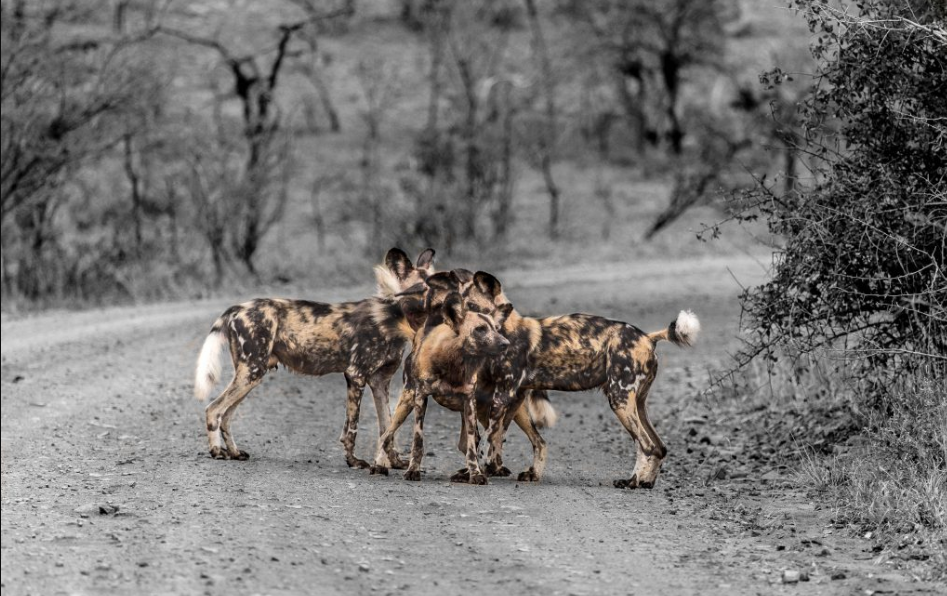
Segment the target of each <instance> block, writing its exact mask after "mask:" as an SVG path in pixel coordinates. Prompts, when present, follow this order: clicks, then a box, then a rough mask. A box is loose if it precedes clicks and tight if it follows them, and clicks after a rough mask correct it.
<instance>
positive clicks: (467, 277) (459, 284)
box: [371, 269, 556, 482]
mask: <svg viewBox="0 0 947 596" xmlns="http://www.w3.org/2000/svg"><path fill="white" fill-rule="evenodd" d="M422 285H426V286H427V291H426V294H425V298H424V302H425V310H426V312H428V313H429V314H428V317H427V322H426V325H427V326H428V327H431V326H434V325H439V324H441V323H442V322H443V315H442V314H441V308H442V305H443V304H444V301H445V299H446V298H447V296H449V295H452V294H454V293H461V295H462V297H463V298H464V304H465V306H466V308H467V310H468V311H472V312H475V313H480V314H485V315H488V316H490V317H492V318H493V319H494V320H495V321H496V322H497V324H498V325H501V324H502V322H503V320H504V319H505V317H506V315H507V312H508V311H510V310H512V306H511V305H508V304H506V305H504V304H498V303H497V297H498V296H500V295H502V289H501V286H500V282H499V281H497V280H496V278H495V277H493V276H492V275H490V274H489V273H485V272H478V273H476V274H474V273H473V272H470V271H468V270H466V269H454V270H453V271H442V272H439V273H436V274H434V275H432V276H430V277H428V278H427V279H426V280H425V281H424V283H423V284H422ZM412 290H413V291H418V290H419V288H412ZM507 339H508V340H509V339H512V338H507ZM506 357H507V356H506V354H505V353H504V354H501V355H499V356H496V357H494V358H492V360H501V361H502V360H505V359H506ZM413 358H414V352H412V353H411V354H410V355H409V356H408V358H407V360H406V361H405V366H404V378H405V382H404V387H405V388H404V389H403V390H402V393H401V395H400V397H399V399H398V404H397V406H396V408H395V411H394V414H392V419H391V425H390V426H389V427H388V430H386V431H385V433H383V434H382V436H381V437H380V438H379V440H378V450H377V453H376V455H375V464H374V465H373V466H372V469H371V471H372V474H387V473H388V469H387V468H388V458H387V455H386V453H387V452H388V451H389V449H390V442H391V441H392V440H393V439H394V435H395V432H397V430H398V429H399V428H400V427H401V425H402V424H403V423H404V421H405V420H406V419H407V417H408V413H409V412H411V411H412V410H413V409H414V407H415V403H416V400H417V399H418V397H417V395H416V394H415V392H414V390H413V386H414V382H413V380H412V379H411V375H412V371H413V370H414V367H413ZM483 374H484V371H483V370H481V372H480V377H479V378H481V379H482V378H483V377H482V375H483ZM475 396H476V398H477V403H476V406H477V409H476V414H477V419H478V420H479V421H480V423H481V424H483V426H484V428H486V427H487V426H488V422H489V420H488V416H489V412H490V410H491V404H492V397H493V396H492V393H488V392H484V391H483V390H482V389H481V388H480V381H478V383H477V385H476V387H475ZM434 399H435V401H437V402H438V403H439V404H441V405H442V406H444V407H446V408H448V409H450V410H453V411H456V412H463V409H464V401H463V400H462V399H458V398H456V397H451V396H445V395H436V394H435V395H434ZM523 401H524V403H522V404H521V406H520V408H519V410H518V411H517V412H516V415H515V417H514V420H515V421H516V422H517V425H518V426H520V428H521V429H522V430H523V432H524V433H525V434H526V436H527V437H528V438H529V440H530V442H531V443H532V444H533V448H534V451H538V452H540V453H541V458H544V457H545V455H544V454H545V443H543V442H542V437H541V436H540V435H539V433H538V431H537V430H536V427H537V426H538V427H539V428H542V427H545V426H552V425H553V424H554V423H555V419H556V413H555V410H554V409H553V408H552V405H551V404H550V403H549V400H548V397H547V396H546V392H544V391H536V392H529V393H528V394H527V395H526V396H525V398H524V400H523ZM468 431H472V432H473V435H474V442H475V445H479V444H480V433H479V429H478V428H477V424H476V423H474V424H473V425H472V427H471V428H470V429H468V427H467V422H466V419H465V418H463V417H462V423H461V431H460V438H459V440H458V444H457V448H458V449H459V450H460V451H461V453H464V454H465V456H466V454H467V442H468ZM486 472H487V475H491V476H506V475H509V473H510V472H509V470H507V469H506V468H503V467H502V465H501V466H499V467H495V466H494V467H489V468H487V469H486ZM468 479H469V474H468V471H467V469H464V470H461V471H459V472H458V473H457V474H455V475H454V476H453V477H452V480H453V481H456V482H467V481H468Z"/></svg>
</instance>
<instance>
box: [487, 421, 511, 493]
mask: <svg viewBox="0 0 947 596" xmlns="http://www.w3.org/2000/svg"><path fill="white" fill-rule="evenodd" d="M512 421H513V413H512V410H511V408H509V407H502V408H497V409H494V410H492V411H491V413H490V416H489V420H488V422H487V431H486V432H487V445H488V447H487V463H486V465H485V466H484V471H486V473H487V476H509V475H511V474H512V472H510V469H509V468H507V467H506V466H504V465H503V441H504V440H505V439H506V433H507V431H508V430H509V429H510V423H511V422H512Z"/></svg>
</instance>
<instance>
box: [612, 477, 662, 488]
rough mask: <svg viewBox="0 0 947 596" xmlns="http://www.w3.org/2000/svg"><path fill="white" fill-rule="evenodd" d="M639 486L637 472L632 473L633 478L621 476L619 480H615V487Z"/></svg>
mask: <svg viewBox="0 0 947 596" xmlns="http://www.w3.org/2000/svg"><path fill="white" fill-rule="evenodd" d="M638 486H639V484H638V476H637V475H636V474H632V475H631V478H629V479H628V480H625V479H623V478H619V479H618V480H616V481H615V488H628V489H632V488H638ZM652 486H653V485H652ZM642 488H651V487H650V486H649V487H642Z"/></svg>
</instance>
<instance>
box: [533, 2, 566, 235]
mask: <svg viewBox="0 0 947 596" xmlns="http://www.w3.org/2000/svg"><path fill="white" fill-rule="evenodd" d="M525 2H526V14H527V16H528V17H529V25H530V29H531V30H532V34H533V53H534V55H535V56H536V58H537V60H538V61H539V66H540V74H541V77H542V82H543V92H544V95H545V104H546V105H545V112H546V127H545V132H544V134H543V135H541V137H540V147H539V151H540V153H541V155H540V167H541V168H542V172H543V180H544V181H545V183H546V192H548V193H549V237H550V238H557V237H558V236H559V187H558V186H557V185H556V181H555V178H553V174H552V166H553V160H554V155H553V154H554V151H555V144H556V85H555V80H554V79H553V72H552V63H551V62H550V60H549V51H548V49H547V48H546V40H545V39H544V37H543V30H542V25H541V24H540V22H539V13H538V12H537V10H536V2H535V1H534V0H525Z"/></svg>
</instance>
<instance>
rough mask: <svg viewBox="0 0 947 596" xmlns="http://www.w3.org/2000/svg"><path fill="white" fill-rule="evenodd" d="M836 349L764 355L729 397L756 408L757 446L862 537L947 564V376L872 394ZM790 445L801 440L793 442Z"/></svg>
mask: <svg viewBox="0 0 947 596" xmlns="http://www.w3.org/2000/svg"><path fill="white" fill-rule="evenodd" d="M847 370H848V367H847V366H846V364H845V361H844V360H834V361H833V360H831V359H829V358H828V357H827V355H826V354H820V355H814V356H812V357H810V358H809V359H807V360H806V361H796V362H795V363H792V361H791V360H790V359H789V358H779V359H777V360H776V361H775V362H773V363H772V364H771V365H769V366H767V365H766V364H764V363H762V362H761V361H757V362H754V363H752V364H751V365H749V366H747V367H746V368H745V369H744V370H743V371H741V372H740V373H739V374H737V375H734V376H733V377H732V378H731V385H730V386H729V387H728V388H727V390H725V391H721V393H720V395H721V397H723V399H725V400H727V401H729V402H730V403H731V404H733V405H735V406H736V407H738V408H739V409H741V410H743V411H744V412H753V413H754V414H753V416H754V417H755V418H756V424H755V425H754V426H756V427H761V428H762V427H769V429H770V430H769V431H768V432H764V433H758V434H757V435H754V438H755V439H756V440H757V442H758V445H757V448H758V449H760V451H761V452H767V446H771V447H773V448H772V449H769V450H768V451H769V452H771V453H773V454H774V457H776V458H785V459H786V460H787V461H785V462H784V463H788V464H789V465H790V466H791V468H792V469H793V472H794V473H793V477H794V479H795V481H796V483H797V484H798V485H799V486H800V487H802V488H805V489H807V490H809V491H811V492H812V493H813V494H814V496H818V497H819V498H820V499H821V500H822V502H824V503H825V504H826V506H828V507H830V508H832V509H833V510H834V511H835V512H836V513H835V517H836V521H837V522H839V523H846V524H848V526H849V527H850V528H851V530H852V531H853V532H855V533H858V534H865V533H867V532H871V533H872V534H873V535H874V536H875V538H876V539H877V540H879V541H880V542H881V543H883V544H884V545H886V546H887V547H888V548H889V549H890V552H891V553H897V556H898V557H900V558H902V559H906V560H912V559H913V560H920V561H926V562H927V565H925V568H926V569H927V572H928V573H929V575H931V576H932V577H943V576H944V574H945V571H944V570H947V392H945V390H944V383H943V381H940V380H937V379H934V378H921V379H909V380H906V381H905V382H903V383H902V384H901V386H899V387H894V388H890V390H889V391H888V392H887V393H886V394H885V395H871V394H869V393H867V392H866V391H864V390H861V389H860V388H859V386H858V382H857V379H855V378H852V377H851V376H850V375H849V374H848V373H847ZM786 445H791V448H790V449H786V448H785V447H786Z"/></svg>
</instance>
